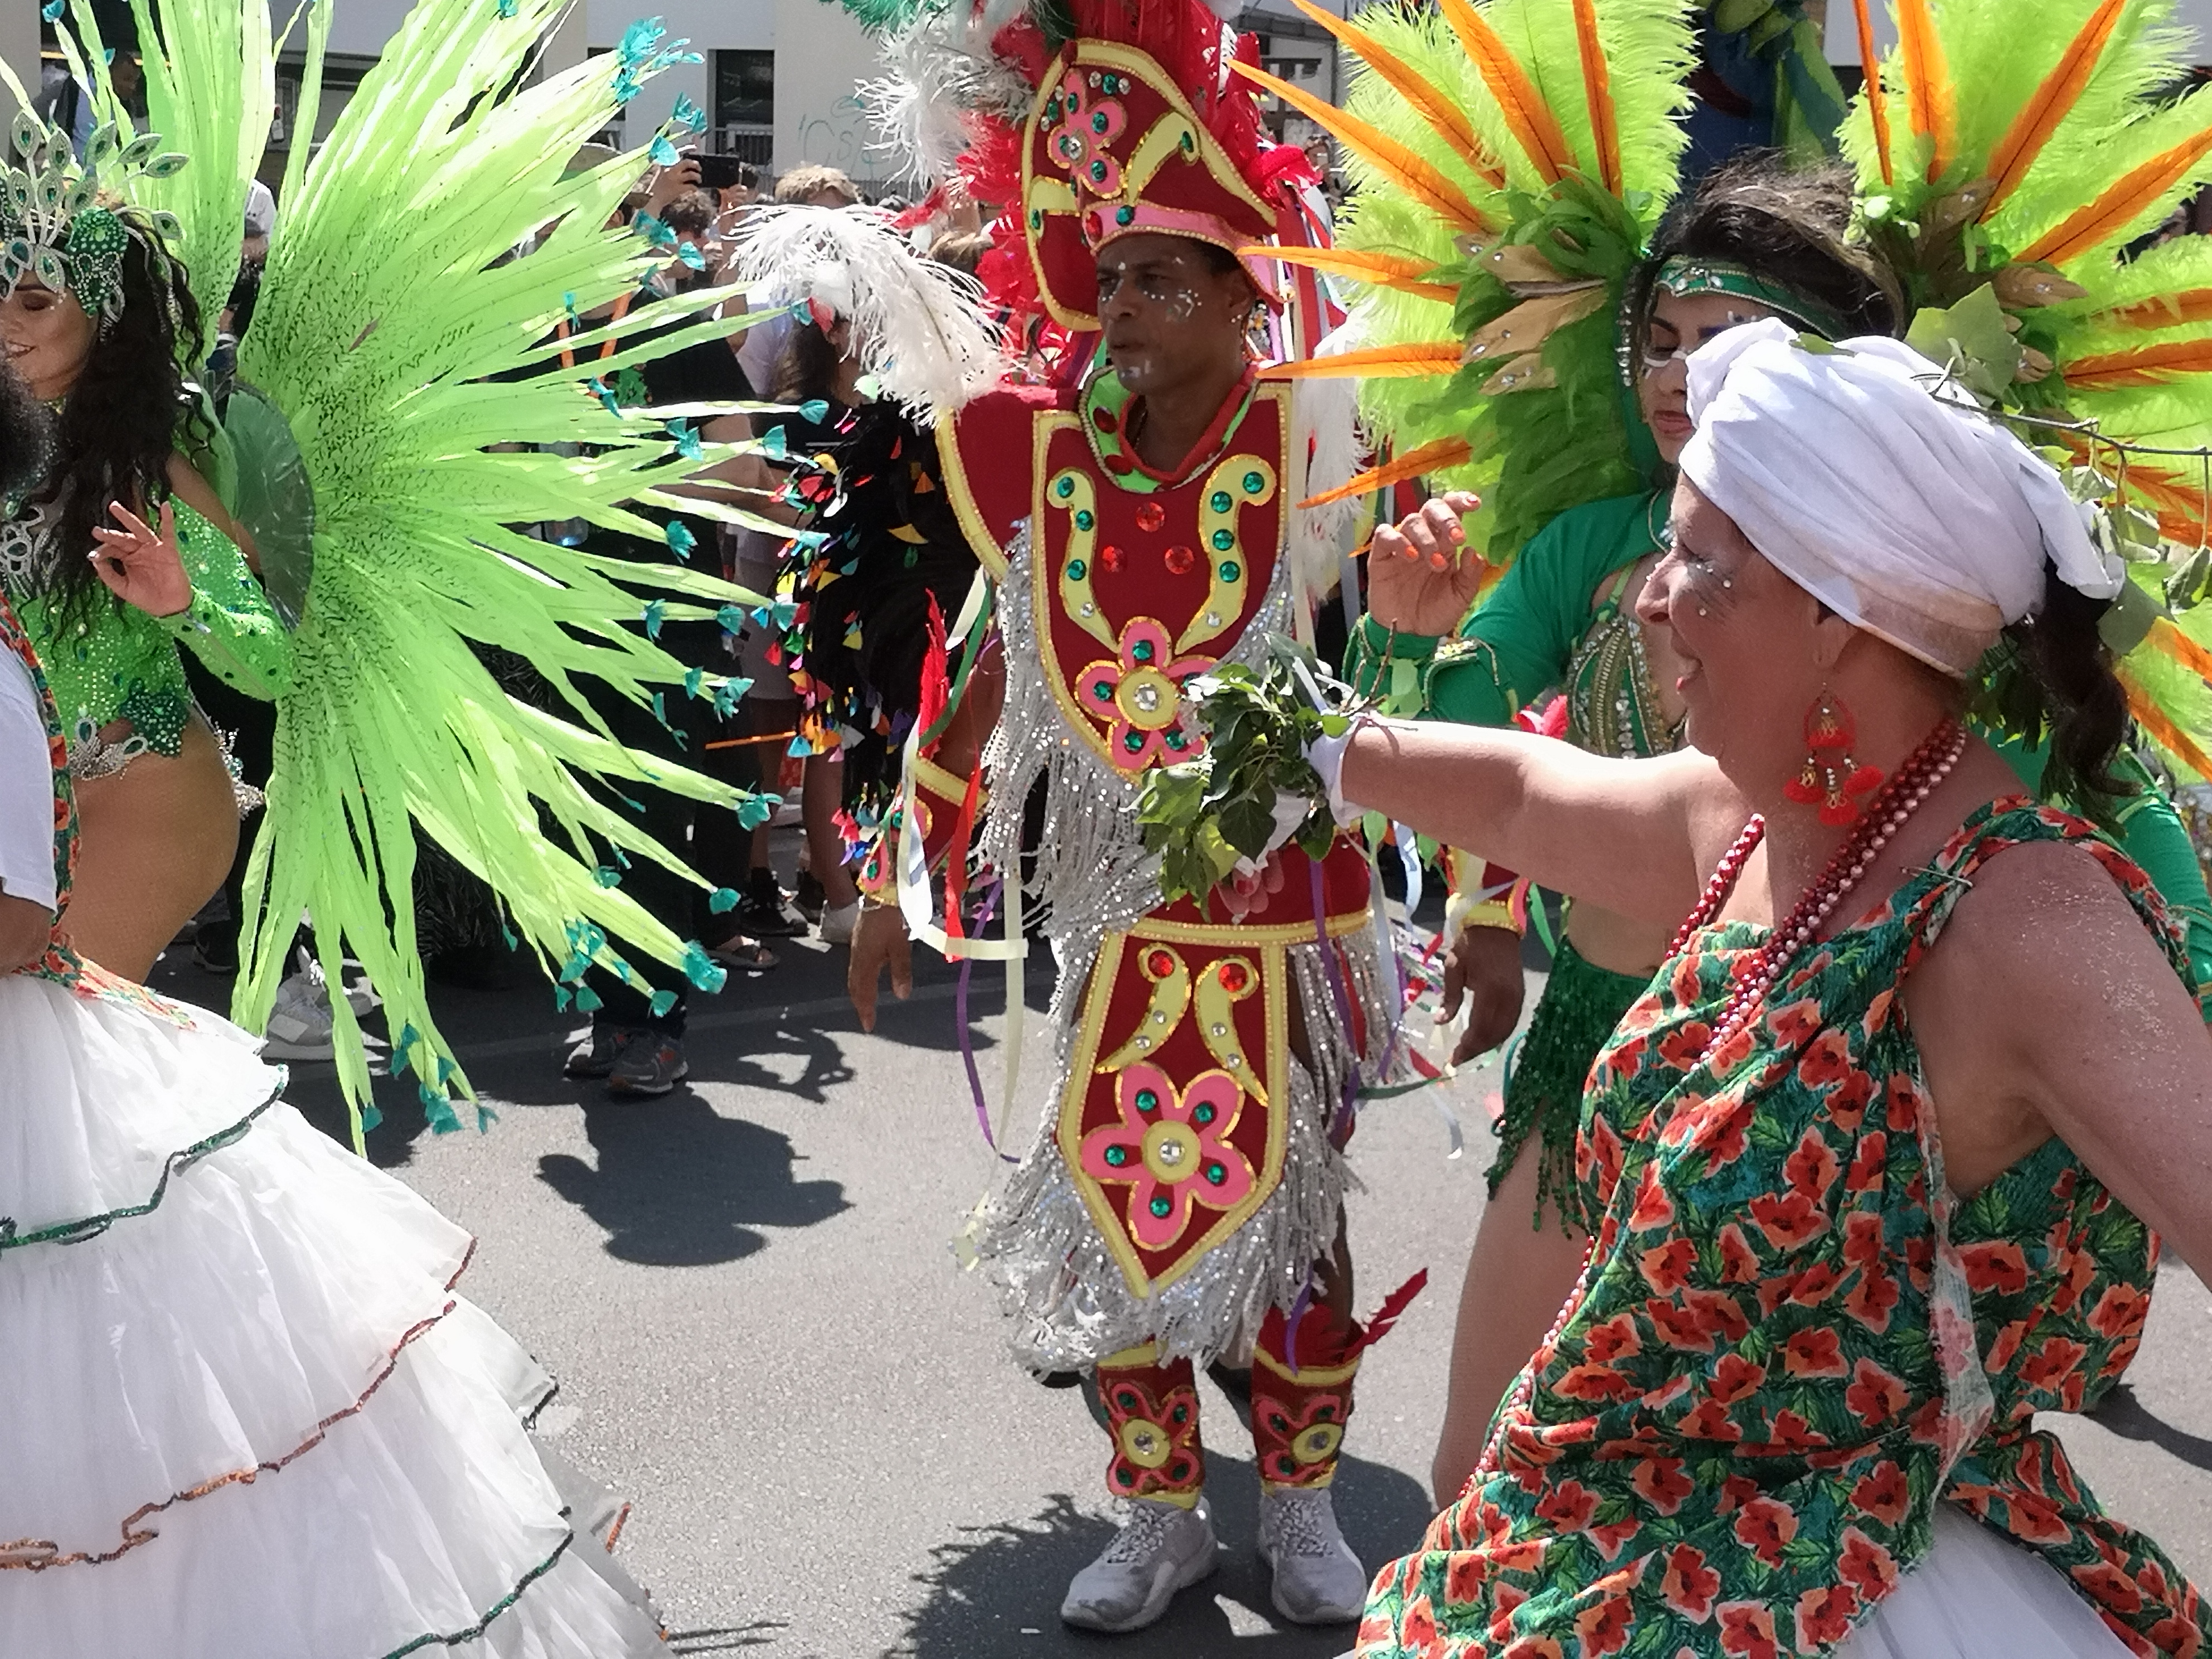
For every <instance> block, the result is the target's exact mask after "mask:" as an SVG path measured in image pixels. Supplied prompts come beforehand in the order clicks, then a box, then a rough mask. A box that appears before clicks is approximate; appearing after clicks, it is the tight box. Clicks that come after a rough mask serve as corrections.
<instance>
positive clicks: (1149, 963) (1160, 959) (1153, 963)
mask: <svg viewBox="0 0 2212 1659" xmlns="http://www.w3.org/2000/svg"><path fill="white" fill-rule="evenodd" d="M1145 965H1146V967H1147V968H1150V969H1152V977H1153V978H1154V979H1165V978H1166V977H1167V976H1168V975H1170V974H1172V973H1173V972H1175V958H1174V957H1171V956H1170V955H1169V954H1168V953H1167V952H1166V951H1153V952H1152V955H1150V956H1149V957H1146V958H1145Z"/></svg>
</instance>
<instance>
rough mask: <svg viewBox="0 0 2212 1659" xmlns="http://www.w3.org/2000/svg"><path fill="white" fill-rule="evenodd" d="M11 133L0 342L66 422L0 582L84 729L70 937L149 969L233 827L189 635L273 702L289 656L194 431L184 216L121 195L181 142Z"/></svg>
mask: <svg viewBox="0 0 2212 1659" xmlns="http://www.w3.org/2000/svg"><path fill="white" fill-rule="evenodd" d="M10 137H11V140H12V143H13V148H14V152H15V154H14V159H15V162H16V163H17V165H16V166H15V167H10V168H9V170H8V173H7V177H6V181H5V189H6V201H5V203H4V204H0V238H4V241H0V280H4V282H5V283H6V295H5V297H4V299H0V343H4V344H5V346H6V349H7V351H8V355H9V362H11V364H12V365H13V367H14V368H15V372H16V373H17V374H19V375H21V377H22V378H23V380H25V381H26V382H27V384H28V385H29V386H30V387H31V390H32V392H33V394H34V395H36V396H38V397H40V398H43V399H45V400H46V402H47V403H48V404H50V405H52V407H53V408H54V409H55V410H57V412H58V417H59V419H58V428H59V430H58V437H57V441H56V443H55V446H54V448H53V452H52V463H51V465H49V466H48V468H47V469H46V475H45V477H43V478H41V479H40V480H39V481H38V482H37V483H35V484H33V486H32V487H31V488H30V489H28V490H27V492H26V493H25V494H24V495H21V496H19V497H17V498H15V499H14V500H12V501H9V503H8V508H9V512H8V521H7V523H6V524H5V526H0V580H4V582H5V584H6V586H7V590H8V594H9V599H11V600H12V601H13V603H14V604H15V607H16V609H17V611H18V614H19V615H20V616H21V618H22V620H23V623H24V625H25V626H26V627H27V629H29V631H30V636H31V640H32V642H33V647H35V648H36V650H37V651H38V653H39V656H40V661H41V662H43V663H44V664H45V665H46V670H47V673H48V676H49V679H50V683H51V684H52V687H53V690H54V694H55V698H56V702H57V703H58V706H59V708H61V710H62V718H63V721H64V726H66V727H67V729H68V732H69V736H70V769H71V771H72V772H73V774H74V775H76V779H77V785H78V811H79V812H80V814H81V817H82V823H83V831H84V840H83V842H82V848H81V849H80V854H79V862H78V881H79V884H80V887H79V892H80V896H79V899H78V902H77V903H76V906H75V907H74V908H73V910H72V913H71V915H70V930H71V933H72V936H73V938H74V939H75V941H76V945H77V947H78V948H79V949H80V950H81V951H82V952H83V953H84V954H85V955H86V956H88V957H91V958H92V959H93V960H94V961H96V962H99V963H101V964H102V965H103V966H106V967H107V968H109V969H112V971H114V972H116V973H118V974H121V975H124V976H125V977H126V978H131V979H142V978H143V977H144V976H145V975H146V974H147V972H148V971H149V969H151V968H152V967H153V965H154V958H155V956H156V955H157V954H158V953H159V952H160V951H161V948H162V947H163V946H164V945H167V943H168V942H169V940H170V939H171V938H172V936H173V935H174V934H175V933H176V932H177V930H178V928H179V927H181V926H182V925H183V924H184V923H185V921H188V920H189V919H190V918H191V915H192V913H193V912H194V911H196V910H197V909H198V908H199V907H200V905H201V903H202V902H204V900H205V899H206V897H207V896H208V895H209V894H210V892H212V891H213V890H215V888H216V885H217V884H219V883H220V882H221V881H222V875H223V872H225V871H226V870H228V868H229V867H230V862H231V856H232V853H233V850H234V848H235V847H236V845H237V842H238V817H239V805H238V802H237V799H235V797H234V790H233V785H232V781H231V779H230V777H229V775H228V773H227V771H226V768H225V763H226V760H227V757H226V755H225V754H224V753H223V750H222V746H221V743H220V740H219V738H218V737H217V736H216V733H215V732H214V731H213V730H212V729H211V728H210V726H209V725H208V723H207V721H206V720H204V718H202V717H201V716H200V715H199V714H197V711H196V710H195V709H194V708H193V706H192V702H191V692H190V690H189V689H188V687H187V686H186V684H185V676H184V667H183V664H182V663H181V662H180V661H179V656H178V653H179V647H181V646H189V647H190V648H191V650H192V652H193V653H194V654H196V655H197V657H198V658H199V659H201V660H202V661H203V662H204V663H205V664H206V665H207V666H208V667H209V668H210V670H212V671H215V672H216V673H217V674H219V675H221V676H222V678H224V679H226V680H227V681H228V682H230V683H231V684H236V685H238V686H240V687H241V688H242V689H244V690H248V691H250V692H252V693H253V694H254V695H256V696H264V697H268V696H275V695H276V694H277V693H278V692H279V691H281V690H283V689H284V688H285V685H286V684H287V681H288V678H289V653H288V652H287V650H286V647H285V641H284V634H283V629H282V628H281V627H280V626H279V625H278V623H277V620H276V612H275V611H274V610H273V609H272V608H271V607H270V604H269V601H268V599H266V597H265V596H264V593H263V592H262V590H261V587H260V586H259V584H258V582H257V581H256V580H254V576H253V574H252V570H251V569H250V568H248V559H249V556H250V555H251V542H250V540H249V538H247V537H246V533H245V532H243V531H241V530H240V528H239V526H238V525H237V524H236V523H235V521H234V520H233V519H232V518H231V516H230V514H229V513H228V512H226V511H225V510H224V508H223V507H222V503H221V502H220V501H218V500H217V498H216V493H215V491H214V490H213V489H211V488H210V486H209V484H208V483H207V481H206V480H205V479H204V478H203V477H201V476H200V474H199V473H198V472H197V471H195V470H194V468H193V467H192V465H191V462H190V461H188V460H187V459H185V455H184V453H183V452H182V449H181V447H180V446H181V445H183V444H185V443H187V442H189V441H190V437H189V433H188V431H187V428H189V427H190V426H191V425H192V424H193V419H192V417H193V410H192V406H191V403H190V402H189V401H188V399H187V395H186V392H185V370H184V368H183V367H182V366H183V365H184V364H186V363H191V362H197V360H198V357H199V354H200V351H201V349H202V348H203V347H204V344H205V342H204V340H203V339H202V337H201V330H200V309H199V307H198V306H197V304H196V303H195V301H194V300H193V297H192V293H191V286H190V284H189V282H188V281H187V279H186V275H185V270H184V268H183V267H182V266H181V265H179V264H178V263H177V262H176V261H175V259H174V258H173V257H172V255H171V252H170V251H169V245H168V242H167V236H173V235H174V234H176V232H177V226H176V222H175V221H174V220H173V219H172V218H170V217H169V216H167V215H166V214H163V215H161V216H158V217H157V216H153V215H149V214H148V213H147V212H145V211H143V210H140V209H138V208H136V207H134V206H132V205H131V204H130V203H129V201H128V199H127V195H126V194H125V192H127V191H128V190H129V188H130V185H131V180H132V179H133V178H134V176H136V175H142V174H143V175H144V176H146V177H149V178H152V179H159V178H161V177H164V176H167V174H169V173H174V172H175V171H176V170H177V169H178V167H179V166H181V164H182V162H183V159H184V158H183V157H181V156H179V155H173V154H170V153H167V152H164V151H163V150H162V149H161V140H160V138H159V137H156V136H155V135H153V134H146V135H143V136H142V137H137V138H136V139H133V140H131V142H130V143H128V144H124V143H120V142H119V141H118V137H117V135H116V132H115V130H114V128H113V127H112V125H103V126H102V127H100V129H99V130H98V131H95V132H94V135H93V137H92V141H91V143H90V144H89V145H88V147H87V149H86V157H85V161H86V164H85V165H83V166H82V167H81V166H80V165H79V164H78V162H77V161H76V157H75V155H73V154H72V153H71V152H70V146H69V142H68V140H67V138H66V137H64V136H62V135H61V134H59V133H57V132H53V131H49V130H47V129H46V128H45V127H43V126H42V125H41V124H40V122H39V121H38V119H37V118H35V117H34V116H33V115H31V114H30V113H29V112H22V113H21V114H19V115H18V116H17V117H16V118H15V125H14V127H13V130H12V131H11V134H10ZM165 233H166V235H165ZM201 430H202V434H203V438H204V434H205V428H204V423H203V424H202V426H201Z"/></svg>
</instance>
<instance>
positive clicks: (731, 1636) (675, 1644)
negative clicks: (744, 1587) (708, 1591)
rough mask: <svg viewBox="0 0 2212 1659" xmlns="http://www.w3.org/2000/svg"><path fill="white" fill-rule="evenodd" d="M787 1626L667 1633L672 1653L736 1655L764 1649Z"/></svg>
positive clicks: (761, 1623) (759, 1623)
mask: <svg viewBox="0 0 2212 1659" xmlns="http://www.w3.org/2000/svg"><path fill="white" fill-rule="evenodd" d="M789 1628H790V1626H788V1625H786V1624H784V1623H783V1622H782V1621H781V1620H775V1619H762V1620H755V1621H754V1622H753V1623H751V1624H750V1625H721V1626H714V1627H713V1628H710V1629H707V1630H672V1631H671V1632H668V1650H669V1652H671V1653H737V1652H739V1651H741V1650H744V1649H746V1648H764V1647H767V1646H768V1645H769V1644H770V1643H772V1642H774V1641H775V1633H776V1632H778V1631H780V1630H788V1629H789Z"/></svg>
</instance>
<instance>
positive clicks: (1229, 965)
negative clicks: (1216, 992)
mask: <svg viewBox="0 0 2212 1659" xmlns="http://www.w3.org/2000/svg"><path fill="white" fill-rule="evenodd" d="M1251 978H1252V976H1251V975H1249V974H1248V973H1246V972H1245V971H1244V964H1243V963H1241V962H1225V963H1222V964H1221V988H1222V989H1223V990H1225V991H1227V992H1228V993H1229V994H1231V995H1232V996H1233V995H1235V994H1237V992H1239V991H1241V990H1243V988H1244V987H1245V986H1246V985H1248V984H1249V983H1250V982H1251Z"/></svg>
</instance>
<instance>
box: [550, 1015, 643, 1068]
mask: <svg viewBox="0 0 2212 1659" xmlns="http://www.w3.org/2000/svg"><path fill="white" fill-rule="evenodd" d="M638 1035H640V1033H639V1032H638V1030H637V1029H636V1028H635V1026H631V1027H627V1028H625V1027H622V1026H615V1025H594V1026H593V1027H592V1034H591V1036H587V1037H586V1038H585V1039H584V1040H583V1041H582V1042H580V1043H578V1044H577V1045H576V1046H575V1047H574V1048H571V1049H569V1050H568V1063H567V1064H566V1065H565V1066H562V1068H561V1070H562V1074H563V1075H564V1076H567V1077H605V1076H606V1075H607V1074H608V1073H611V1072H612V1071H613V1070H614V1068H615V1056H616V1055H617V1054H620V1053H621V1052H622V1049H623V1044H624V1043H626V1042H629V1040H630V1039H631V1038H632V1037H634V1036H638Z"/></svg>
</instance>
